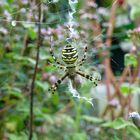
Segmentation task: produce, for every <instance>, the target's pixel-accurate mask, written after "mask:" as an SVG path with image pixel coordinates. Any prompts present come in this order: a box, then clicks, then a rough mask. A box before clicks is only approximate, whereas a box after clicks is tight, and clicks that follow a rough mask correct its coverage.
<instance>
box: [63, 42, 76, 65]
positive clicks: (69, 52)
mask: <svg viewBox="0 0 140 140" xmlns="http://www.w3.org/2000/svg"><path fill="white" fill-rule="evenodd" d="M62 59H63V61H64V62H65V63H66V64H74V63H75V61H76V60H77V59H78V53H77V49H76V48H74V47H73V46H71V45H67V46H66V47H64V49H63V50H62Z"/></svg>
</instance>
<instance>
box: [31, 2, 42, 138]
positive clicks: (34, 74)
mask: <svg viewBox="0 0 140 140" xmlns="http://www.w3.org/2000/svg"><path fill="white" fill-rule="evenodd" d="M38 3H40V0H38ZM40 19H41V4H39V5H38V20H39V22H40ZM40 30H41V25H40V24H38V39H37V54H36V64H35V68H34V73H33V79H32V83H31V91H30V120H29V140H32V135H33V99H34V85H35V79H36V74H37V69H38V62H39V50H40V42H41V31H40Z"/></svg>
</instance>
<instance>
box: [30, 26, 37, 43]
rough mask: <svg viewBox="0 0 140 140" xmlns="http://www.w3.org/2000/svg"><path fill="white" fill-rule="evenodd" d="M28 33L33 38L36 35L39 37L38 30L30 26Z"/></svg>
mask: <svg viewBox="0 0 140 140" xmlns="http://www.w3.org/2000/svg"><path fill="white" fill-rule="evenodd" d="M28 35H29V37H30V38H31V39H33V40H34V39H36V37H37V35H36V32H35V31H34V29H33V28H29V29H28Z"/></svg>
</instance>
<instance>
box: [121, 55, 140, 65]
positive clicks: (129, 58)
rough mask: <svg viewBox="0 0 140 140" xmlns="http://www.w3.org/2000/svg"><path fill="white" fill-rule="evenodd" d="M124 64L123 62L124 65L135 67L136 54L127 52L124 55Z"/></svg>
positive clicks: (136, 63)
mask: <svg viewBox="0 0 140 140" xmlns="http://www.w3.org/2000/svg"><path fill="white" fill-rule="evenodd" d="M124 64H125V66H134V67H136V66H137V65H138V61H137V57H136V55H134V54H131V53H127V54H126V55H125V56H124Z"/></svg>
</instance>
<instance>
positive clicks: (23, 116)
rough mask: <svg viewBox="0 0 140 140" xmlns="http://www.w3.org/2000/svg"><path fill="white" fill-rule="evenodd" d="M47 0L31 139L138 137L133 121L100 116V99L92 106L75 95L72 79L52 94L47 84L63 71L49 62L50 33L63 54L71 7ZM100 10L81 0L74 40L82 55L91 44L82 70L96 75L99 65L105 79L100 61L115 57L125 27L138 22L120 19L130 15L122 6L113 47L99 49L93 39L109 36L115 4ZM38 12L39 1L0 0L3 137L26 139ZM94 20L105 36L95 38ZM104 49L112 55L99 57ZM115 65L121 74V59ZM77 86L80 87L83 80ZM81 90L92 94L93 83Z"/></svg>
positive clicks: (130, 60) (130, 58)
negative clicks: (110, 20)
mask: <svg viewBox="0 0 140 140" xmlns="http://www.w3.org/2000/svg"><path fill="white" fill-rule="evenodd" d="M43 2H44V3H45V4H43V8H42V9H43V10H42V15H43V17H42V18H43V23H46V24H42V25H41V39H42V40H41V49H40V59H39V68H38V71H37V79H36V81H35V90H34V125H33V129H34V134H33V140H61V139H62V140H92V139H97V140H108V139H110V140H111V139H112V140H121V139H122V138H124V137H126V139H128V140H129V139H132V140H133V139H134V140H135V139H140V134H139V130H138V129H137V128H136V127H135V126H134V125H133V124H132V123H131V122H129V121H126V120H124V119H123V118H119V117H116V118H115V120H113V121H112V120H111V119H110V118H108V119H106V118H104V115H103V116H100V115H99V113H98V112H99V110H98V100H101V99H100V98H99V99H95V100H94V101H93V103H94V108H92V106H91V105H90V104H89V103H88V102H84V101H83V100H78V99H75V98H73V97H72V96H71V93H70V91H69V90H68V86H67V85H68V84H67V83H68V82H67V83H63V84H62V85H60V86H59V88H58V90H57V92H56V94H55V95H51V94H50V93H49V92H48V89H49V87H50V86H51V85H52V84H54V83H55V82H56V80H57V79H58V77H59V76H60V75H59V73H63V72H62V71H61V70H58V69H57V68H56V67H54V66H52V65H51V64H50V63H53V61H52V58H51V56H50V54H49V49H50V48H49V46H50V35H53V37H54V42H53V43H54V51H55V53H56V56H57V57H58V58H60V55H61V53H60V52H61V49H62V47H63V46H64V45H65V39H66V37H67V35H68V31H67V30H66V27H65V26H64V25H65V24H66V22H67V14H68V11H69V5H68V2H67V1H66V0H63V1H61V0H55V2H54V3H51V2H50V3H49V2H48V1H47V2H46V0H43ZM46 3H47V4H46ZM102 5H105V6H106V5H107V6H108V5H110V3H109V2H107V3H105V2H104V3H102ZM96 8H97V7H96V5H93V3H90V4H88V3H87V2H86V1H82V0H81V1H80V0H79V2H78V5H77V7H76V10H77V11H76V14H75V15H74V28H75V31H76V34H75V38H76V42H77V47H78V51H79V56H80V54H81V53H83V46H84V45H85V44H87V45H88V52H87V53H88V54H87V55H88V59H87V62H86V63H85V64H84V66H83V67H82V69H83V70H84V71H86V72H88V73H90V74H91V75H93V71H94V69H95V68H96V67H97V68H98V69H99V72H101V74H102V76H103V79H104V68H103V67H102V66H103V65H102V61H103V60H104V59H106V58H109V57H111V59H114V55H115V54H114V53H113V50H116V49H118V48H120V46H119V45H118V44H121V43H122V42H125V41H126V40H127V39H128V37H127V35H126V31H127V30H128V29H132V28H133V27H134V23H133V22H132V21H130V20H127V22H125V23H122V21H121V19H122V18H125V19H128V15H127V13H128V11H127V10H126V9H125V8H124V9H123V7H119V8H118V11H117V18H116V25H115V29H114V33H113V35H112V37H113V39H112V43H113V44H112V46H111V49H106V48H100V49H99V50H98V49H97V48H96V47H93V46H96V44H94V42H95V41H96V40H101V39H102V40H105V39H106V38H108V37H107V36H106V29H107V28H106V26H108V24H107V22H108V20H109V12H110V9H111V6H110V7H107V8H103V7H100V8H97V9H96ZM17 11H19V12H17ZM14 13H15V14H14ZM37 14H38V12H37V5H36V4H35V3H29V2H28V1H27V0H21V1H18V2H17V1H14V0H5V1H0V15H1V17H0V139H1V140H4V139H5V140H26V139H28V134H29V133H28V129H29V91H30V86H31V81H32V76H33V71H34V66H35V61H36V60H35V56H36V40H37V28H38V26H37V25H38V24H37V23H35V24H34V22H37V18H38V17H37ZM131 14H132V13H131ZM95 19H96V20H97V21H98V22H99V23H101V27H102V34H100V35H99V36H93V32H94V29H95V27H94V25H93V24H92V23H93V20H95ZM9 21H10V22H9ZM16 21H22V22H16ZM27 21H28V22H27ZM120 23H121V24H120ZM122 32H125V34H122ZM116 46H117V47H116ZM125 47H126V48H127V47H128V46H127V45H126V46H125ZM106 51H107V52H110V54H109V55H106V56H104V57H102V58H101V57H100V55H99V54H100V53H102V52H106ZM127 52H129V48H128V51H127ZM80 57H81V56H80ZM136 58H137V57H136V56H135V54H127V55H126V56H125V58H124V61H125V66H126V67H127V66H134V67H137V66H138V61H137V59H136ZM116 61H117V60H115V62H116ZM116 65H117V66H116ZM115 67H119V70H118V71H114V73H115V74H116V75H117V73H120V64H119V62H117V63H115ZM119 75H120V74H119ZM76 84H78V85H79V81H77V83H76ZM119 88H120V91H122V93H126V96H129V94H130V95H131V93H139V91H140V89H139V85H138V83H134V84H133V85H132V86H131V88H130V87H129V86H123V85H122V86H120V87H119ZM77 90H78V91H79V92H80V94H81V95H82V96H86V97H91V96H93V95H94V93H93V89H92V83H90V82H86V81H84V80H82V86H80V85H79V88H78V89H77ZM130 91H131V92H130ZM108 104H109V103H108ZM112 108H113V107H112V106H111V107H109V109H110V110H112ZM113 109H114V108H113ZM124 112H125V111H124Z"/></svg>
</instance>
